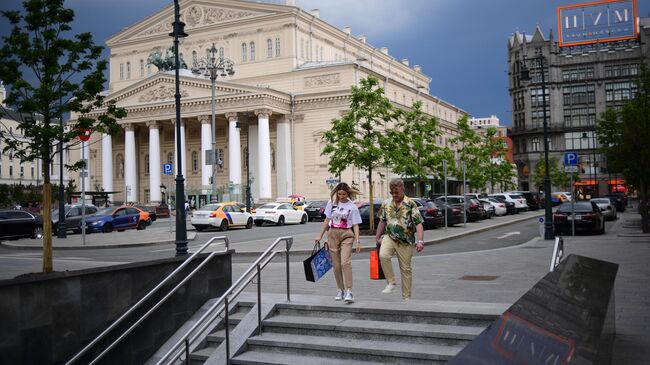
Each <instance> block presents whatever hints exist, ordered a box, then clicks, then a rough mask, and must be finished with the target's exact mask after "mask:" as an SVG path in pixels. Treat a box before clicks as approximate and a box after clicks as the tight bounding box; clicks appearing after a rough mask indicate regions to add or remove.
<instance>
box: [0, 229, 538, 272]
mask: <svg viewBox="0 0 650 365" xmlns="http://www.w3.org/2000/svg"><path fill="white" fill-rule="evenodd" d="M494 221H496V219H495V220H492V221H491V220H486V221H481V222H477V223H468V227H472V226H473V225H476V226H478V225H490V224H491V223H492V222H494ZM321 226H322V223H321V222H310V223H307V224H304V225H287V226H282V227H277V226H264V227H255V228H253V229H240V228H233V229H231V230H228V231H226V232H220V231H217V230H215V231H207V232H199V233H197V236H196V239H195V240H194V241H191V242H190V243H189V248H190V251H192V250H194V249H196V248H198V247H200V246H201V245H203V244H204V243H205V242H206V241H207V240H208V239H210V238H211V237H214V236H226V237H228V239H229V241H230V247H231V248H233V249H235V250H236V251H237V252H241V251H246V250H247V246H248V247H250V246H252V245H253V244H255V245H256V247H266V246H268V245H270V244H271V243H272V242H273V241H274V240H275V239H276V238H277V237H280V236H287V235H290V236H294V239H295V240H301V243H303V246H305V245H304V243H305V242H311V241H312V239H313V237H314V236H316V234H317V233H318V232H319V230H320V228H321ZM461 227H462V225H460V227H450V228H448V231H449V232H454V231H458V230H461V229H462V228H461ZM158 230H169V222H168V221H167V220H159V221H157V222H154V224H153V225H152V226H150V227H149V228H148V229H147V230H146V231H143V232H142V234H146V232H149V231H158ZM427 232H429V233H431V234H433V235H434V236H435V234H436V233H437V232H440V233H441V234H442V233H443V232H444V229H442V228H438V229H437V230H431V231H427ZM536 234H537V223H536V221H535V220H534V219H530V220H527V221H524V222H519V223H513V224H511V225H508V226H505V227H497V228H494V229H490V230H488V231H485V232H480V233H474V234H469V235H467V236H464V237H461V238H455V239H449V240H446V241H444V242H442V243H438V244H435V245H430V246H427V247H426V249H425V251H424V252H423V254H424V255H438V254H446V253H454V252H466V251H477V250H486V249H492V248H499V247H507V246H514V245H518V244H521V243H524V242H526V241H528V240H530V239H531V238H532V237H534V236H535V235H536ZM92 237H93V236H92V235H90V236H88V239H92ZM215 249H222V248H218V247H217V248H215ZM174 252H175V247H174V246H173V245H170V244H159V245H149V246H137V247H119V248H104V249H67V250H54V254H53V255H54V268H55V270H57V271H64V270H79V269H86V268H93V267H100V266H110V265H117V264H124V263H130V262H137V261H144V260H155V259H161V258H166V257H170V256H171V255H173V254H174ZM303 256H304V254H296V255H294V256H293V257H292V261H298V260H303V259H304V258H305V257H303ZM366 256H367V255H354V257H353V258H354V259H362V258H366ZM41 257H42V253H41V251H40V250H17V249H9V248H6V247H0V279H10V278H13V277H15V276H18V275H21V274H25V273H32V272H39V271H40V270H41V265H42V258H41ZM252 260H254V257H253V256H250V255H246V256H244V255H234V256H233V262H235V263H244V262H250V261H252Z"/></svg>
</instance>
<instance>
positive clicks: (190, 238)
mask: <svg viewBox="0 0 650 365" xmlns="http://www.w3.org/2000/svg"><path fill="white" fill-rule="evenodd" d="M195 239H196V233H194V234H193V235H191V236H190V235H189V234H188V236H187V241H188V242H189V241H194V240H195ZM174 242H175V241H174V240H170V241H156V242H137V243H117V244H110V245H96V246H91V245H86V246H83V245H80V246H52V250H53V251H65V250H86V249H98V250H104V249H109V248H124V247H142V246H153V245H157V244H165V243H172V244H173V243H174ZM0 246H1V247H7V248H11V249H14V250H26V251H29V250H42V249H43V245H40V246H32V245H29V246H28V245H18V244H14V243H10V242H0Z"/></svg>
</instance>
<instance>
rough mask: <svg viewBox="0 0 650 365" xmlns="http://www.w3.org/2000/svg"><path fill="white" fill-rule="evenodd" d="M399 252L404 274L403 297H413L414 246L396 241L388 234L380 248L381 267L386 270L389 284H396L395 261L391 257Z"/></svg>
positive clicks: (399, 260) (398, 258) (400, 267)
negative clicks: (412, 261) (412, 267)
mask: <svg viewBox="0 0 650 365" xmlns="http://www.w3.org/2000/svg"><path fill="white" fill-rule="evenodd" d="M394 254H397V262H398V263H399V271H400V273H401V275H402V298H410V297H411V279H412V273H411V257H413V246H412V245H407V244H404V243H398V242H396V241H394V240H393V239H392V238H390V236H388V235H387V234H385V235H384V237H383V238H382V239H381V248H380V249H379V261H380V262H381V268H382V270H384V276H385V277H386V281H388V283H389V284H393V285H395V273H393V263H392V262H391V258H392V257H393V255H394Z"/></svg>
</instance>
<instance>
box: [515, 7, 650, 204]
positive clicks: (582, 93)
mask: <svg viewBox="0 0 650 365" xmlns="http://www.w3.org/2000/svg"><path fill="white" fill-rule="evenodd" d="M637 34H638V36H637V37H636V38H634V39H626V40H615V41H611V42H596V43H587V44H580V45H574V46H565V47H560V45H559V42H558V41H557V40H555V39H554V36H553V32H552V31H551V32H550V33H549V35H548V37H545V36H544V35H543V34H542V31H541V29H540V28H539V27H537V28H536V29H535V32H534V33H533V35H532V36H530V35H525V34H522V33H519V32H516V33H515V34H514V35H513V36H511V37H510V38H509V39H508V70H509V72H508V75H509V92H510V96H511V99H512V120H513V125H512V130H511V138H512V140H513V145H514V160H515V163H516V164H517V171H518V176H519V188H520V189H522V190H540V189H541V187H540V186H534V185H535V184H534V183H533V178H532V177H533V173H534V171H535V167H536V165H537V164H538V163H540V161H541V162H543V153H544V140H543V115H544V110H543V104H544V103H543V102H544V100H543V95H545V97H546V115H547V123H548V145H549V161H550V160H551V159H552V158H556V159H557V161H558V162H559V164H560V168H563V167H562V166H563V153H564V152H566V151H575V152H577V153H578V156H579V161H580V164H579V176H580V180H581V182H579V183H577V184H576V188H577V189H578V190H579V191H578V193H579V194H582V196H583V197H589V196H593V195H595V194H604V193H606V192H607V191H610V189H611V187H612V186H615V185H617V184H618V183H620V176H618V175H617V174H616V172H615V171H610V170H608V168H607V161H605V158H604V156H603V155H601V154H600V153H598V147H599V146H598V143H597V138H596V133H595V126H596V122H597V120H598V118H599V117H600V115H601V114H602V113H603V112H605V110H607V109H608V108H614V109H617V108H621V107H622V105H624V103H625V102H627V101H628V100H630V99H632V98H634V95H635V93H636V83H635V81H636V79H637V75H638V73H639V70H640V66H639V65H640V62H642V61H641V58H642V57H645V60H646V62H647V61H648V58H649V57H650V48H649V47H650V45H649V44H648V41H649V40H650V18H641V19H638V30H637ZM539 55H542V59H543V65H542V64H541V63H540V62H539V60H540V59H539V57H538V56H539ZM524 66H525V68H527V69H528V70H529V71H530V76H531V81H530V82H528V81H525V80H522V77H521V71H522V69H523V68H524ZM542 72H543V73H544V74H543V76H544V81H545V84H546V90H545V91H544V90H543V89H542ZM567 188H569V187H568V186H554V187H553V190H559V189H562V190H563V189H567Z"/></svg>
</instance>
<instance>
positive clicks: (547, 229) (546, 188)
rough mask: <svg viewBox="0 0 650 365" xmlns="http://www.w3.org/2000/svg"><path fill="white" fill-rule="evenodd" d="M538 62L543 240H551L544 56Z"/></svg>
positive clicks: (551, 217)
mask: <svg viewBox="0 0 650 365" xmlns="http://www.w3.org/2000/svg"><path fill="white" fill-rule="evenodd" d="M536 61H539V64H540V70H541V73H542V109H543V110H542V118H543V120H544V122H543V126H544V160H545V161H544V198H545V200H546V204H545V213H546V214H545V220H544V239H545V240H552V239H553V238H555V236H554V235H553V221H552V219H553V216H552V207H551V180H550V178H549V161H548V121H547V120H546V79H545V77H544V56H543V55H542V54H539V56H538V57H537V58H536Z"/></svg>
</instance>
